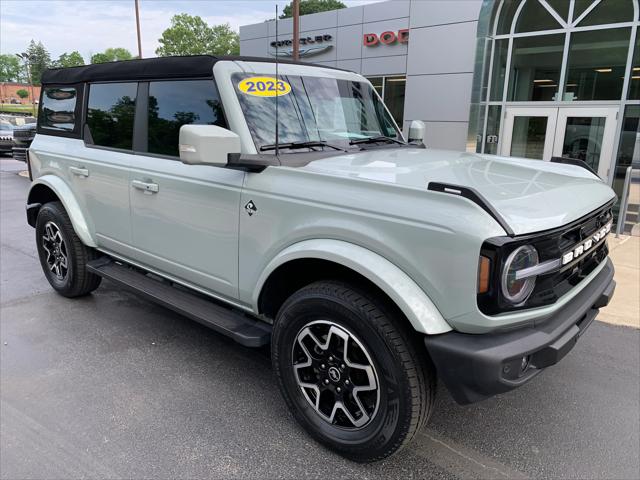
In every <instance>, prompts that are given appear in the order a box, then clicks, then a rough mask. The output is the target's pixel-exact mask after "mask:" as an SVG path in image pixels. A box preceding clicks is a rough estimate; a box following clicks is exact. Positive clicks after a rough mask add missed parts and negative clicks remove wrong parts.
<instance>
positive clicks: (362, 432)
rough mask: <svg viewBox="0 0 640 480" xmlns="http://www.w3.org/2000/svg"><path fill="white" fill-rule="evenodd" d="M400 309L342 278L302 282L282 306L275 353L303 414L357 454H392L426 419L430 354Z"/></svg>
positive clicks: (319, 433)
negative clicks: (417, 342)
mask: <svg viewBox="0 0 640 480" xmlns="http://www.w3.org/2000/svg"><path fill="white" fill-rule="evenodd" d="M401 320H402V319H400V318H397V317H396V314H395V312H394V311H393V310H392V309H390V308H387V307H386V306H385V305H384V304H383V303H382V302H377V301H375V300H374V298H373V295H371V294H369V293H368V292H367V291H365V290H359V289H356V288H354V287H351V286H349V285H347V284H344V283H341V282H333V281H323V282H317V283H313V284H311V285H309V286H307V287H304V288H302V289H301V290H299V291H298V292H296V293H295V294H294V295H292V296H291V298H289V299H288V300H287V301H286V302H285V304H284V305H283V306H282V308H281V309H280V312H279V313H278V316H277V319H276V322H275V325H274V329H273V346H272V360H273V365H274V369H275V371H276V374H277V377H278V381H279V384H280V389H281V391H282V394H283V396H284V397H285V400H286V401H287V404H288V405H289V407H290V408H291V410H292V411H293V413H294V415H295V417H296V419H297V420H298V422H300V424H301V425H302V426H303V427H304V428H305V429H306V430H307V431H309V433H310V434H311V435H312V436H313V437H315V438H316V439H317V440H319V441H320V442H322V443H323V444H325V445H327V446H328V447H330V448H332V449H334V450H336V451H338V452H339V453H340V454H342V455H344V456H346V457H348V458H350V459H352V460H356V461H361V462H368V461H375V460H380V459H382V458H385V457H386V456H388V455H391V454H392V453H394V452H395V451H397V450H398V449H400V448H402V447H403V446H404V445H406V444H407V443H408V442H409V441H410V440H411V439H412V438H413V437H414V436H415V434H416V433H417V432H418V431H419V430H420V428H422V426H423V425H424V424H426V422H427V420H428V417H429V414H430V411H431V407H432V405H433V399H434V394H435V375H434V373H433V372H434V370H433V367H432V366H431V363H430V360H429V359H428V357H427V356H426V354H424V352H423V351H422V350H421V349H420V346H419V345H414V342H413V339H412V336H411V334H410V332H409V331H407V329H405V328H404V327H405V326H404V324H403V323H401Z"/></svg>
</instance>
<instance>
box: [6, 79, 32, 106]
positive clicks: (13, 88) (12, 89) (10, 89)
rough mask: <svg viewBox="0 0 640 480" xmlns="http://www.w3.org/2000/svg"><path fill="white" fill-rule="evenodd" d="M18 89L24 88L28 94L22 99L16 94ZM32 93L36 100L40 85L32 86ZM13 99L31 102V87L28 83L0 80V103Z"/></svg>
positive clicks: (9, 101)
mask: <svg viewBox="0 0 640 480" xmlns="http://www.w3.org/2000/svg"><path fill="white" fill-rule="evenodd" d="M18 90H26V91H27V92H29V96H28V97H26V98H24V99H22V98H20V97H19V96H18V93H17V92H18ZM33 95H34V96H35V98H36V100H38V99H39V98H40V87H33ZM12 99H15V100H17V101H19V102H20V103H32V101H33V99H32V98H31V87H30V86H29V84H28V83H14V82H0V103H11V100H12Z"/></svg>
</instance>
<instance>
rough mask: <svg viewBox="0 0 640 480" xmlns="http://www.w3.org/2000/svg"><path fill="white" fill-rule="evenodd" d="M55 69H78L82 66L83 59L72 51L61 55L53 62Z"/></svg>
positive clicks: (76, 52)
mask: <svg viewBox="0 0 640 480" xmlns="http://www.w3.org/2000/svg"><path fill="white" fill-rule="evenodd" d="M54 65H55V66H56V67H63V68H66V67H79V66H81V65H84V58H82V55H80V52H78V51H76V50H74V51H73V52H71V53H63V54H62V55H60V58H58V60H56V61H55V62H54Z"/></svg>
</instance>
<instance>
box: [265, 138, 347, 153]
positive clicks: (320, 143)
mask: <svg viewBox="0 0 640 480" xmlns="http://www.w3.org/2000/svg"><path fill="white" fill-rule="evenodd" d="M314 147H330V148H333V149H334V150H341V151H345V150H344V148H340V147H338V146H336V145H331V144H330V143H327V142H325V141H324V140H308V141H303V142H285V143H279V144H278V148H279V149H280V148H290V149H296V148H314ZM275 149H276V144H275V143H270V144H268V145H262V146H261V147H260V151H261V152H264V151H267V150H275Z"/></svg>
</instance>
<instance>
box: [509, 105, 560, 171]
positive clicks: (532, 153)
mask: <svg viewBox="0 0 640 480" xmlns="http://www.w3.org/2000/svg"><path fill="white" fill-rule="evenodd" d="M557 117H558V109H557V108H530V107H524V108H522V107H512V108H507V113H506V116H505V120H504V136H503V138H502V155H508V156H511V157H524V158H532V159H535V160H546V161H549V160H551V157H552V156H553V138H554V136H555V131H556V120H557ZM549 139H551V141H549Z"/></svg>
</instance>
